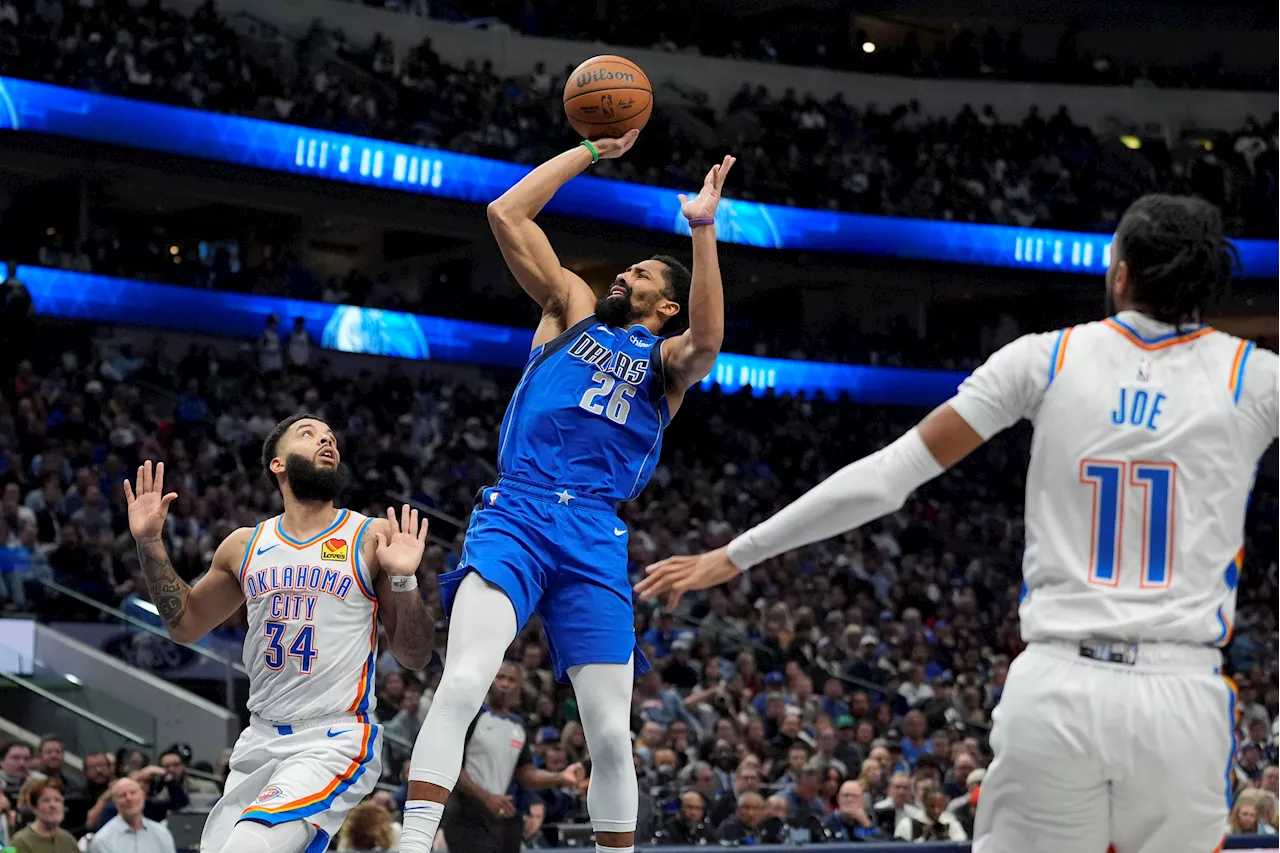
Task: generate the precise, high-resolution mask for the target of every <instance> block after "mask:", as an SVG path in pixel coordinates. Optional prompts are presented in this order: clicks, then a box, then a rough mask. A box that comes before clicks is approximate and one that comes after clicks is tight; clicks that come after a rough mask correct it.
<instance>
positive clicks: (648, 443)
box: [498, 315, 671, 501]
mask: <svg viewBox="0 0 1280 853" xmlns="http://www.w3.org/2000/svg"><path fill="white" fill-rule="evenodd" d="M670 420H671V414H670V411H669V410H668V408H667V399H666V385H665V380H664V377H663V372H662V338H660V337H658V336H656V335H654V334H653V333H652V332H650V331H649V330H648V329H646V328H645V327H644V326H632V327H631V328H629V329H620V328H617V327H615V326H608V325H605V324H604V323H601V322H600V321H599V320H598V319H596V318H595V316H594V315H593V316H590V317H587V318H585V319H583V320H581V321H580V322H578V323H576V324H574V325H573V326H571V327H570V328H569V329H567V330H566V331H565V332H564V333H563V334H561V335H560V336H558V337H557V338H555V339H554V340H552V341H549V342H548V343H545V344H543V345H542V346H540V347H538V348H536V349H534V350H533V352H531V353H530V355H529V363H528V364H527V365H526V366H525V369H524V375H523V376H522V377H521V378H520V384H519V385H517V386H516V391H515V394H513V395H512V397H511V403H510V404H509V405H508V406H507V413H506V415H505V416H504V417H503V419H502V433H501V436H500V438H499V440H498V471H499V473H500V474H501V475H502V476H503V477H510V478H513V479H516V480H523V481H525V482H529V483H539V484H545V485H551V486H556V487H563V488H566V489H569V490H571V491H575V492H581V493H582V494H590V495H595V496H597V497H600V498H603V499H605V500H609V501H629V500H631V499H633V498H634V497H636V495H638V494H640V492H641V490H643V489H644V487H645V484H646V483H648V482H649V477H650V476H651V475H652V474H653V469H654V466H656V465H657V463H658V456H659V454H660V453H661V450H662V431H663V430H664V429H665V428H666V426H667V424H668V423H669V422H670Z"/></svg>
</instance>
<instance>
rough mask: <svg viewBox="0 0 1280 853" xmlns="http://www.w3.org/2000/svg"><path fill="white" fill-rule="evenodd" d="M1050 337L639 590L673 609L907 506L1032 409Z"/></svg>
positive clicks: (653, 569) (1010, 353) (671, 562)
mask: <svg viewBox="0 0 1280 853" xmlns="http://www.w3.org/2000/svg"><path fill="white" fill-rule="evenodd" d="M1051 337H1054V336H1053V335H1028V336H1025V337H1023V338H1019V339H1018V340H1016V341H1014V342H1013V343H1011V344H1009V345H1008V346H1007V347H1005V348H1004V349H1002V350H1000V351H999V352H997V353H996V354H995V355H993V356H992V357H991V359H990V360H988V361H987V363H986V364H984V365H983V366H982V367H980V368H979V369H978V370H977V371H976V372H975V373H974V374H973V375H972V376H970V377H969V378H968V379H966V380H965V382H964V384H963V385H962V386H961V388H960V391H959V392H958V393H957V394H956V396H955V397H953V398H951V400H950V401H948V402H946V403H943V404H942V405H941V406H939V407H938V408H936V409H934V410H933V411H932V412H930V413H929V414H928V416H926V417H925V419H924V420H923V421H921V422H920V423H919V424H918V425H917V426H915V427H914V428H913V429H911V430H910V431H909V432H908V433H906V435H903V436H902V437H901V438H899V439H898V440H897V441H895V442H893V443H892V444H890V445H889V446H887V447H884V448H882V449H881V450H878V451H876V452H875V453H872V454H871V455H870V456H865V457H863V458H862V459H859V460H858V461H857V462H854V463H852V464H850V465H846V466H845V467H844V468H841V469H840V470H839V471H837V472H836V473H835V474H832V475H831V476H830V477H828V478H827V479H826V480H823V481H822V482H821V483H819V484H818V485H817V486H814V487H813V488H812V489H810V490H809V491H808V492H806V493H805V494H803V495H801V496H800V497H799V498H797V499H796V500H795V502H793V503H791V504H789V505H787V506H786V507H783V508H782V509H781V510H779V511H778V512H777V514H775V515H774V516H773V517H772V518H769V519H767V520H765V521H763V522H761V523H760V524H758V525H756V526H755V527H753V528H751V529H750V530H748V531H747V532H746V533H743V534H742V535H741V536H739V537H738V538H736V539H734V540H733V541H732V542H730V543H729V544H728V545H726V546H725V547H723V548H718V549H716V550H715V551H709V552H707V553H705V554H700V555H698V556H679V557H669V558H668V559H665V560H661V561H659V562H657V563H654V564H653V565H651V566H649V567H648V568H647V569H646V570H645V571H646V577H645V578H644V579H643V580H642V581H640V583H638V584H636V587H635V590H636V593H637V594H638V595H640V596H641V597H642V598H646V599H649V598H654V597H656V596H658V595H661V594H663V593H668V597H667V599H666V606H667V608H668V609H674V608H675V606H676V602H678V601H679V599H680V596H681V595H683V594H684V593H686V592H689V591H691V590H695V589H707V588H708V587H712V586H716V585H717V584H721V583H724V582H725V581H728V580H731V579H733V578H734V577H736V576H737V575H738V573H739V572H742V571H746V570H747V569H750V568H751V567H752V566H755V565H756V564H758V563H762V562H764V561H765V560H768V559H770V558H772V557H776V556H777V555H779V554H782V553H784V552H786V551H790V550H793V549H795V548H799V547H801V546H803V545H808V544H810V543H813V542H820V541H822V540H823V539H829V538H831V537H832V536H836V535H839V534H841V533H844V532H845V531H848V530H852V529H854V528H856V527H860V526H862V525H863V524H866V523H867V522H869V521H873V520H875V519H877V518H880V517H881V516H883V515H887V514H889V513H891V512H895V511H897V510H899V509H901V508H902V506H903V504H904V503H906V500H907V497H908V496H909V495H910V494H911V493H912V492H913V491H915V490H916V489H917V488H919V487H920V486H922V485H923V484H925V483H927V482H928V481H929V480H932V479H933V478H934V477H937V476H938V475H939V474H941V473H942V472H943V471H945V470H946V469H947V468H950V467H951V466H952V465H955V464H956V463H957V462H959V461H960V460H961V459H964V457H966V456H968V455H969V454H970V453H972V452H973V451H974V450H975V449H977V448H978V446H980V445H981V444H982V443H983V442H984V441H986V440H987V439H989V438H991V436H993V435H995V434H996V433H998V432H1000V431H1001V430H1003V429H1006V428H1008V427H1010V426H1012V425H1013V424H1015V423H1017V422H1018V421H1019V420H1020V419H1021V418H1023V417H1025V416H1026V415H1027V413H1028V412H1029V411H1031V410H1032V408H1034V406H1035V405H1036V404H1037V402H1038V396H1039V395H1041V394H1043V391H1044V387H1045V382H1044V381H1043V380H1042V378H1041V376H1042V374H1043V375H1047V371H1046V370H1044V369H1043V368H1044V367H1045V366H1046V364H1047V357H1046V356H1047V352H1048V350H1047V349H1046V348H1045V346H1044V341H1045V339H1046V338H1051Z"/></svg>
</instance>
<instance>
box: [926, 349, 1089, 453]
mask: <svg viewBox="0 0 1280 853" xmlns="http://www.w3.org/2000/svg"><path fill="white" fill-rule="evenodd" d="M1069 331H1070V330H1066V329H1064V330H1063V331H1061V332H1049V333H1048V334H1043V335H1023V336H1022V337H1020V338H1018V339H1017V340H1016V341H1013V342H1012V343H1010V344H1008V345H1006V346H1004V347H1002V348H1001V349H999V350H998V351H996V352H995V353H994V354H993V355H992V356H991V358H989V359H987V361H986V363H985V364H983V365H982V366H981V367H979V368H978V369H977V370H975V371H974V372H973V373H972V374H970V376H969V377H968V378H967V379H965V380H964V382H962V383H960V389H959V390H958V391H956V395H955V396H954V397H952V398H951V400H950V405H951V408H953V409H955V410H956V413H957V414H958V415H960V417H962V418H964V421H965V423H967V424H968V425H969V426H971V427H973V431H974V432H976V433H977V434H978V435H980V436H982V439H983V441H987V440H989V439H990V438H991V437H992V436H993V435H995V434H996V433H999V432H1001V431H1003V430H1006V429H1008V428H1009V427H1011V426H1013V425H1014V424H1016V423H1017V422H1018V421H1020V420H1022V419H1023V418H1030V417H1033V416H1034V415H1035V413H1036V410H1038V409H1039V408H1040V401H1041V399H1043V397H1044V392H1045V389H1046V388H1048V387H1049V383H1050V382H1051V381H1052V380H1053V375H1054V373H1055V372H1056V370H1055V368H1057V369H1061V368H1062V367H1065V355H1066V353H1065V351H1064V350H1065V347H1066V343H1067V340H1068V338H1067V334H1066V333H1067V332H1069ZM1059 354H1060V355H1062V356H1063V358H1062V359H1061V361H1062V365H1060V366H1059V365H1056V364H1055V362H1057V361H1058V360H1059V359H1058V358H1057V356H1058V355H1059Z"/></svg>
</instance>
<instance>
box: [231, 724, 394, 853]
mask: <svg viewBox="0 0 1280 853" xmlns="http://www.w3.org/2000/svg"><path fill="white" fill-rule="evenodd" d="M370 728H372V729H373V732H372V733H371V734H370V735H369V744H368V746H367V747H365V751H364V754H363V755H361V756H360V762H359V766H358V767H357V768H356V772H354V773H352V774H351V775H350V776H349V777H347V778H345V779H343V780H342V781H341V782H340V783H339V784H338V786H337V787H336V788H334V789H333V790H332V791H331V792H330V793H329V795H328V796H326V797H325V798H324V799H322V800H317V801H316V802H314V803H310V804H308V805H305V806H299V807H298V808H296V809H289V810H288V811H283V812H275V813H274V814H273V813H271V812H267V811H261V810H258V809H253V808H250V809H247V810H245V812H244V814H243V815H241V817H240V819H241V820H252V821H255V822H256V823H261V824H265V825H267V826H277V825H278V824H282V823H288V822H289V821H291V820H303V819H305V818H308V817H311V816H312V815H315V814H319V813H320V812H324V811H328V810H329V808H330V806H332V805H333V803H334V801H335V800H337V799H338V797H341V796H342V795H343V793H345V792H346V790H347V789H348V788H350V787H351V786H352V785H354V784H355V783H356V781H357V780H358V779H359V778H360V777H361V776H363V775H364V774H365V771H366V770H368V769H369V763H370V762H371V761H373V757H374V756H375V755H377V754H378V735H379V734H380V733H381V730H382V727H381V726H370ZM307 849H308V850H310V849H311V848H310V847H308V848H307ZM321 849H324V848H321Z"/></svg>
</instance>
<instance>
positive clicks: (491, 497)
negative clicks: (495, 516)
mask: <svg viewBox="0 0 1280 853" xmlns="http://www.w3.org/2000/svg"><path fill="white" fill-rule="evenodd" d="M497 502H498V493H497V492H490V493H489V506H493V505H494V504H496V503H497Z"/></svg>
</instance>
